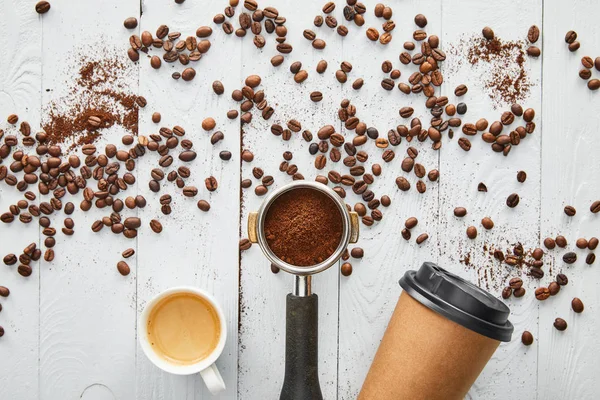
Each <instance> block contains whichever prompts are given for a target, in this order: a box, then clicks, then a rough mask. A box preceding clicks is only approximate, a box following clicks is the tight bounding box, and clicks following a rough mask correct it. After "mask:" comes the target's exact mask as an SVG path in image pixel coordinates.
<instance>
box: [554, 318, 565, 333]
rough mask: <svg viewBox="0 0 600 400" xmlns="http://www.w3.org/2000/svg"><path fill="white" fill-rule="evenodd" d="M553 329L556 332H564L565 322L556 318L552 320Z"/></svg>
mask: <svg viewBox="0 0 600 400" xmlns="http://www.w3.org/2000/svg"><path fill="white" fill-rule="evenodd" d="M554 327H555V328H556V330H558V331H564V330H566V329H567V321H565V320H564V319H562V318H556V319H555V320H554Z"/></svg>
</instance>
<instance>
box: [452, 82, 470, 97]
mask: <svg viewBox="0 0 600 400" xmlns="http://www.w3.org/2000/svg"><path fill="white" fill-rule="evenodd" d="M468 91H469V89H468V88H467V86H466V85H463V84H461V85H458V86H457V87H456V89H454V95H455V96H458V97H460V96H464V95H465V94H467V92H468Z"/></svg>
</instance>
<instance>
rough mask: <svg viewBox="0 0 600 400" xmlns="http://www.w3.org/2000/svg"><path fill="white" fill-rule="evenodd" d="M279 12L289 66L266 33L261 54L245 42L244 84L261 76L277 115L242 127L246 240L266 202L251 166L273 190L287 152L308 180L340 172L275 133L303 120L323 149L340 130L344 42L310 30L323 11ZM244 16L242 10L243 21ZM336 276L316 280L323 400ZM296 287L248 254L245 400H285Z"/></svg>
mask: <svg viewBox="0 0 600 400" xmlns="http://www.w3.org/2000/svg"><path fill="white" fill-rule="evenodd" d="M262 5H263V4H261V6H262ZM265 5H266V4H265ZM276 7H277V9H278V10H279V14H280V15H283V16H284V17H286V18H287V22H286V24H285V25H286V27H287V29H288V35H287V37H288V41H289V42H290V43H291V44H292V45H293V47H294V50H293V52H292V53H291V54H289V55H285V62H284V63H283V65H281V66H279V67H277V68H275V67H273V66H271V64H270V59H271V57H272V56H274V55H276V54H278V52H277V51H276V49H275V45H276V42H275V35H274V34H273V35H268V34H264V33H263V35H264V36H265V38H266V39H267V45H266V46H265V47H264V48H263V49H262V50H258V49H256V48H255V46H254V45H253V43H252V39H253V37H252V36H253V35H247V36H246V37H245V38H244V39H242V42H243V44H242V46H243V48H242V78H245V77H246V76H247V75H250V74H259V75H261V76H262V85H261V89H263V90H264V92H265V95H266V99H267V101H268V103H269V104H270V105H271V106H273V108H274V109H275V114H274V115H273V117H272V118H271V119H270V120H269V121H264V120H263V118H262V117H261V114H260V112H259V111H257V110H254V112H253V114H254V118H253V120H252V122H251V123H250V124H248V125H245V126H243V127H242V128H243V131H244V136H243V146H244V149H249V150H250V151H252V152H253V153H254V156H255V157H254V161H253V162H252V163H242V178H243V179H244V178H248V179H252V181H253V182H252V183H253V185H252V188H250V189H246V190H243V192H242V229H241V236H242V237H247V233H246V230H247V224H246V222H247V221H246V220H247V215H248V213H249V212H251V211H256V210H258V208H259V207H260V204H261V202H262V200H263V198H261V197H258V196H256V195H255V194H254V187H255V186H256V185H258V184H260V183H259V181H258V180H256V179H254V178H253V177H252V168H253V167H260V168H262V169H263V170H264V171H265V174H266V175H272V176H273V177H274V178H275V183H274V184H273V186H271V187H270V189H269V190H270V191H271V190H274V189H276V188H278V187H281V186H282V185H284V184H287V183H289V182H291V181H292V177H291V176H288V175H287V174H285V173H283V172H280V171H279V164H280V163H281V162H282V161H283V156H282V154H283V152H284V151H291V152H292V153H293V159H292V160H291V161H290V164H295V165H297V166H298V171H299V172H300V173H302V174H303V175H304V177H305V179H307V180H314V178H315V176H316V175H317V174H325V175H326V173H327V171H329V170H330V169H338V168H339V166H337V165H336V166H333V163H332V162H331V161H329V160H328V163H327V167H326V168H325V169H324V170H323V171H318V170H316V169H315V168H314V166H313V165H314V157H313V156H311V155H310V154H309V153H308V146H309V144H308V143H307V142H305V141H304V140H303V139H302V137H301V134H300V133H294V134H292V139H291V140H290V141H288V142H285V141H283V140H282V139H281V137H275V136H273V135H272V134H271V132H270V127H271V125H272V124H274V123H277V124H281V125H282V126H283V127H284V128H285V125H286V123H287V121H288V120H290V119H297V120H298V121H300V122H301V124H302V130H305V129H308V130H309V131H311V132H312V133H313V135H314V139H313V141H314V142H318V139H317V136H316V133H317V131H318V130H319V128H321V127H322V126H324V125H327V124H333V125H336V124H338V119H337V107H338V105H339V102H340V101H341V98H342V97H341V87H340V86H341V85H340V84H339V83H338V82H337V81H336V80H335V75H334V74H335V70H336V69H338V68H339V67H338V65H339V63H340V62H341V61H342V57H341V40H340V38H339V36H338V35H337V33H336V32H335V31H334V30H332V29H329V28H327V27H323V28H321V29H318V28H315V27H314V26H313V24H312V19H313V18H314V15H317V14H320V13H321V11H320V9H321V7H322V4H318V3H313V4H310V5H308V4H307V5H305V6H302V10H299V5H298V3H297V2H293V1H289V0H288V1H284V2H277V4H276ZM239 12H241V8H240V7H238V9H237V13H238V15H239ZM304 29H312V30H314V31H315V32H316V33H317V35H318V37H320V38H322V39H324V40H325V41H326V42H327V46H326V48H325V49H324V50H315V49H313V48H312V46H311V42H309V41H308V40H306V39H305V38H304V37H302V32H303V30H304ZM321 59H325V60H327V61H328V63H329V67H328V69H327V71H326V73H324V74H322V75H320V74H318V73H317V72H316V71H315V68H316V65H317V63H318V62H319V60H321ZM294 61H300V62H302V69H305V70H306V71H307V72H308V79H307V80H306V81H305V82H303V83H302V84H297V83H295V82H294V79H293V77H294V75H293V74H292V73H290V71H289V66H290V64H291V63H292V62H294ZM240 84H242V81H240ZM314 90H319V91H321V92H322V93H323V101H322V102H320V103H313V102H312V101H311V100H310V98H309V93H310V92H312V91H314ZM339 164H341V163H339ZM338 271H339V267H337V266H335V265H334V266H332V267H331V268H330V269H329V270H327V271H324V272H322V273H320V274H318V275H316V276H315V277H314V281H313V291H314V292H315V293H317V295H318V296H319V376H320V378H319V379H320V384H321V390H322V391H323V396H324V397H325V398H335V397H336V390H337V357H338V349H337V331H338V279H337V277H338V275H339V272H338ZM292 285H293V278H292V276H290V275H289V274H287V273H285V272H280V273H279V274H277V275H274V274H273V273H272V272H271V270H270V267H269V262H268V261H267V259H266V258H265V257H264V255H263V254H262V252H261V251H260V249H259V248H258V246H257V245H254V246H252V248H251V249H250V250H248V251H245V252H243V253H242V263H241V306H240V307H241V315H240V323H241V328H240V355H239V397H240V398H242V399H271V398H276V397H278V396H279V393H280V390H281V385H282V383H283V372H284V359H285V356H284V354H285V353H284V350H285V298H286V295H287V293H290V292H291V290H292ZM257 367H258V368H257Z"/></svg>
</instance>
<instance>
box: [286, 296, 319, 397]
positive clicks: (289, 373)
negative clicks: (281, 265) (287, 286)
mask: <svg viewBox="0 0 600 400" xmlns="http://www.w3.org/2000/svg"><path fill="white" fill-rule="evenodd" d="M318 311H319V299H318V297H317V295H316V294H311V295H310V296H306V297H301V296H295V295H293V294H291V293H290V294H288V295H287V301H286V323H285V378H284V380H283V388H282V389H281V396H280V397H279V399H280V400H322V399H323V395H322V394H321V386H320V385H319V353H318V349H319V346H318V342H319V332H318V327H319V312H318Z"/></svg>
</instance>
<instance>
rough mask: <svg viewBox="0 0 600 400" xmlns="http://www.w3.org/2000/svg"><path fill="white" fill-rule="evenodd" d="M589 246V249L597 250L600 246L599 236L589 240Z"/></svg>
mask: <svg viewBox="0 0 600 400" xmlns="http://www.w3.org/2000/svg"><path fill="white" fill-rule="evenodd" d="M587 247H588V249H589V250H596V247H598V238H597V237H592V238H590V240H589V241H588V246H587Z"/></svg>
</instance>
